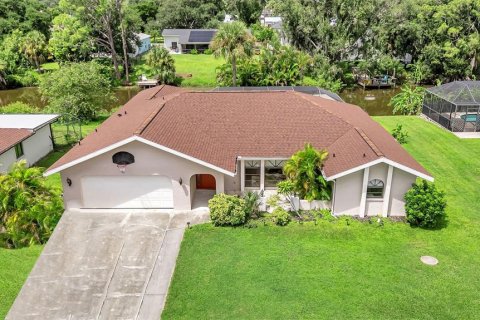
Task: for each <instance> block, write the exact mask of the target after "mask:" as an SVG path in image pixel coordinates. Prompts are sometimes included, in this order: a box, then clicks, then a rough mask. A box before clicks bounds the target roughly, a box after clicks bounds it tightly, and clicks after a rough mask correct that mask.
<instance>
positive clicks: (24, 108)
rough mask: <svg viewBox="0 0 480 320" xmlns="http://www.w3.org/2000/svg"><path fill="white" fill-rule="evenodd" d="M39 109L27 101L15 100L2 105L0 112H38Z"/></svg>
mask: <svg viewBox="0 0 480 320" xmlns="http://www.w3.org/2000/svg"><path fill="white" fill-rule="evenodd" d="M38 112H39V110H38V109H37V108H35V107H33V106H31V105H29V104H27V103H24V102H21V101H17V102H12V103H9V104H7V105H6V106H4V107H0V113H16V114H23V113H38Z"/></svg>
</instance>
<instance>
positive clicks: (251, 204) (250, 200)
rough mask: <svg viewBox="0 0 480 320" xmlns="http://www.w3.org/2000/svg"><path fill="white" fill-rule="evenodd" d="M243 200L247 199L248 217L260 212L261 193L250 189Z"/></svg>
mask: <svg viewBox="0 0 480 320" xmlns="http://www.w3.org/2000/svg"><path fill="white" fill-rule="evenodd" d="M243 200H245V213H246V214H247V218H249V217H250V216H251V215H252V214H255V215H256V214H257V213H258V206H259V205H260V195H259V194H258V193H256V192H253V191H248V192H247V193H245V194H244V195H243Z"/></svg>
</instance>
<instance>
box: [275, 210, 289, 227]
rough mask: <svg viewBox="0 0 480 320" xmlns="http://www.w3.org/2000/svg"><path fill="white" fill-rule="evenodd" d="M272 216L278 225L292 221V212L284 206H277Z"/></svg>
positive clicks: (284, 224)
mask: <svg viewBox="0 0 480 320" xmlns="http://www.w3.org/2000/svg"><path fill="white" fill-rule="evenodd" d="M270 217H271V218H272V221H273V223H275V224H276V225H277V226H286V225H287V224H288V223H289V222H290V214H289V213H288V212H287V210H285V209H283V208H282V207H277V208H275V210H273V212H272V213H271V214H270Z"/></svg>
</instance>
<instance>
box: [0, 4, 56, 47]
mask: <svg viewBox="0 0 480 320" xmlns="http://www.w3.org/2000/svg"><path fill="white" fill-rule="evenodd" d="M50 20H51V10H50V9H49V7H48V4H47V3H46V1H38V0H2V1H0V39H1V38H2V37H3V36H5V35H8V34H10V33H12V32H13V31H14V30H17V29H18V30H21V31H23V32H25V33H27V32H29V31H32V30H36V31H39V32H41V33H42V34H43V35H45V36H48V33H49V27H50Z"/></svg>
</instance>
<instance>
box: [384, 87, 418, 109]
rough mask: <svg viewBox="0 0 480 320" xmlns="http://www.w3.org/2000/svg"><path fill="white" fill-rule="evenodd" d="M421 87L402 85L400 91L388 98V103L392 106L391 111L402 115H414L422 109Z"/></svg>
mask: <svg viewBox="0 0 480 320" xmlns="http://www.w3.org/2000/svg"><path fill="white" fill-rule="evenodd" d="M424 91H425V89H424V88H422V87H415V86H410V85H408V84H406V85H404V86H402V89H401V92H400V93H398V94H396V95H395V96H393V97H392V99H391V100H390V103H389V105H390V106H393V113H394V114H396V113H399V114H402V115H416V114H419V113H420V111H421V110H422V102H423V93H424Z"/></svg>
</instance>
